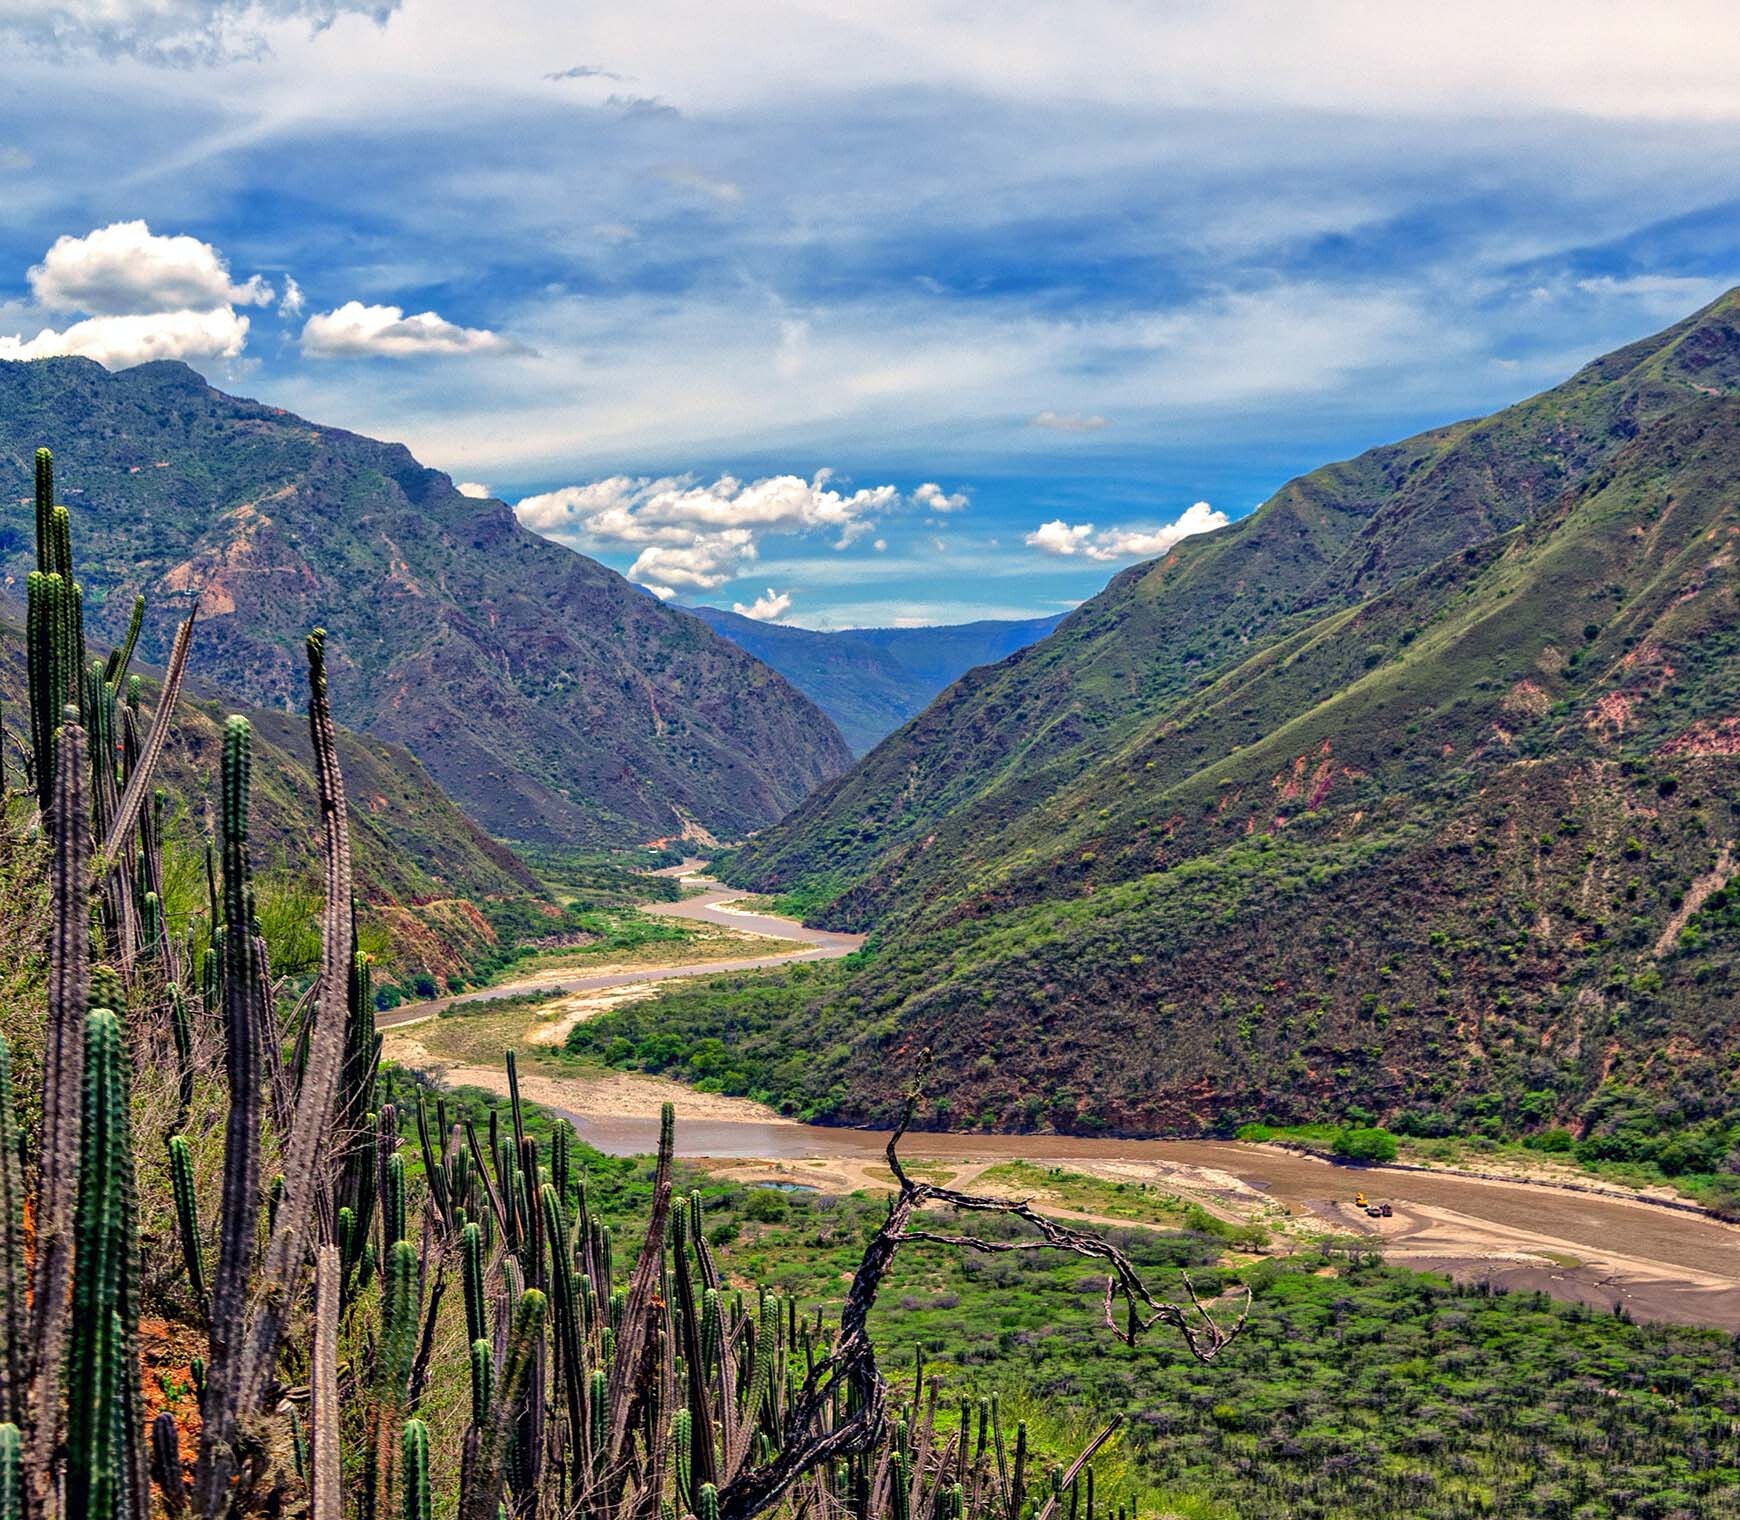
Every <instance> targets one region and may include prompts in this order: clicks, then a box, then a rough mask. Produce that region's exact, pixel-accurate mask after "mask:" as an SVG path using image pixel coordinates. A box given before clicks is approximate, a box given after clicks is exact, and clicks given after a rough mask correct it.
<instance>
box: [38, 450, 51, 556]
mask: <svg viewBox="0 0 1740 1520" xmlns="http://www.w3.org/2000/svg"><path fill="white" fill-rule="evenodd" d="M53 510H54V455H53V454H51V453H49V451H48V450H47V449H38V450H37V451H36V568H37V569H38V570H46V569H48V567H49V566H48V514H49V513H50V512H52V511H53Z"/></svg>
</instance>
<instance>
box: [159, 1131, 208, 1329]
mask: <svg viewBox="0 0 1740 1520" xmlns="http://www.w3.org/2000/svg"><path fill="white" fill-rule="evenodd" d="M169 1180H170V1185H171V1188H172V1190H173V1192H174V1195H175V1228H176V1234H177V1235H178V1236H179V1237H180V1240H181V1262H182V1266H183V1267H184V1268H185V1269H186V1271H187V1286H188V1288H189V1289H190V1290H191V1291H192V1293H193V1301H194V1302H195V1303H196V1304H198V1305H199V1309H200V1313H201V1314H205V1315H209V1314H210V1312H211V1305H210V1304H209V1302H208V1301H207V1299H206V1292H205V1262H204V1255H203V1252H202V1248H201V1245H200V1238H199V1198H198V1196H197V1194H195V1192H194V1188H193V1157H192V1154H191V1153H190V1152H189V1150H188V1148H187V1141H186V1140H185V1139H184V1138H183V1137H182V1136H180V1135H171V1136H170V1137H169Z"/></svg>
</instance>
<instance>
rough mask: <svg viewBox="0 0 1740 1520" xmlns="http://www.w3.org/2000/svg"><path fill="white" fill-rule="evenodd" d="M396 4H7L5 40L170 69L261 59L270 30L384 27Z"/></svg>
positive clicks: (155, 0)
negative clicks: (343, 21) (365, 23)
mask: <svg viewBox="0 0 1740 1520" xmlns="http://www.w3.org/2000/svg"><path fill="white" fill-rule="evenodd" d="M397 9H398V0H103V3H101V4H91V3H89V0H7V4H6V6H5V7H4V9H3V10H0V39H5V40H6V41H8V42H12V43H14V44H16V45H18V46H20V47H24V48H28V49H29V50H31V51H32V52H37V53H43V54H47V55H48V56H50V57H57V58H67V57H76V56H78V55H80V54H95V55H96V56H98V57H102V58H135V59H138V60H139V61H140V62H142V63H149V64H156V65H159V66H164V67H171V68H186V67H188V66H190V65H193V64H214V63H223V62H227V61H229V60H232V59H243V58H263V57H266V56H268V55H269V54H270V52H271V45H270V43H269V42H268V40H267V38H266V32H265V29H266V28H267V27H269V26H271V25H273V24H275V23H282V22H286V21H293V22H294V21H299V22H305V23H306V24H307V25H308V28H309V30H310V31H311V32H318V31H322V30H324V29H325V28H326V27H329V26H331V25H332V24H333V22H335V21H337V20H338V19H339V17H341V16H364V17H367V18H368V19H369V20H371V21H373V22H374V23H375V24H376V25H377V26H379V25H384V24H385V23H386V20H387V18H388V17H389V16H391V15H392V14H393V12H394V11H395V10H397Z"/></svg>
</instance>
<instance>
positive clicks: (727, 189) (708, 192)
mask: <svg viewBox="0 0 1740 1520" xmlns="http://www.w3.org/2000/svg"><path fill="white" fill-rule="evenodd" d="M657 173H658V176H659V178H660V179H662V180H664V182H665V183H666V184H668V185H675V186H676V187H677V188H678V189H679V190H695V191H698V192H699V193H700V194H702V195H704V196H706V197H707V198H708V199H709V200H715V201H718V202H719V204H720V205H722V206H736V205H739V204H740V203H741V202H742V200H743V187H742V186H741V185H738V184H736V183H734V182H733V181H731V180H728V179H721V178H720V177H719V176H717V175H714V174H708V173H705V172H704V171H703V170H700V169H697V168H696V167H695V166H694V165H693V164H661V165H660V166H659V168H658V170H657Z"/></svg>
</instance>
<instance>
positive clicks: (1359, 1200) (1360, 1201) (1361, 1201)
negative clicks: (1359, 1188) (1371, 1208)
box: [1353, 1193, 1365, 1209]
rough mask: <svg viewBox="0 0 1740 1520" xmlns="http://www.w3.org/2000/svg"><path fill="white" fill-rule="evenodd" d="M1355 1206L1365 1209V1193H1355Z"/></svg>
mask: <svg viewBox="0 0 1740 1520" xmlns="http://www.w3.org/2000/svg"><path fill="white" fill-rule="evenodd" d="M1353 1206H1354V1207H1355V1208H1356V1209H1363V1208H1364V1207H1365V1194H1364V1193H1355V1194H1354V1195H1353Z"/></svg>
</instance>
